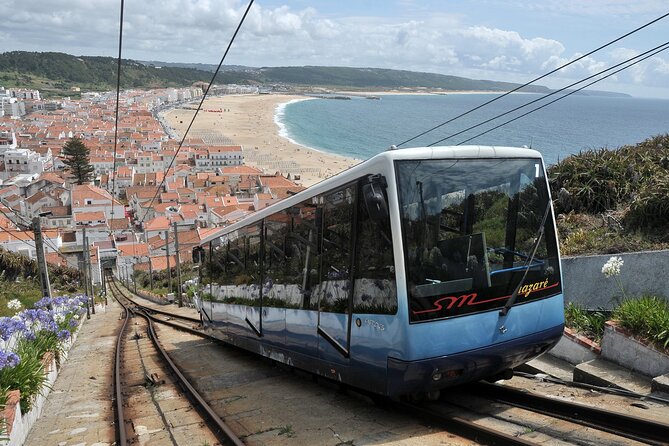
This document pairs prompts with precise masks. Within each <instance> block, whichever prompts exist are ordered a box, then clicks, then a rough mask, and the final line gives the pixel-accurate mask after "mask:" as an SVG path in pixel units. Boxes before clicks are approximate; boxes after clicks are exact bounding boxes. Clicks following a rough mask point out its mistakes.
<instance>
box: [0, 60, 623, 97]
mask: <svg viewBox="0 0 669 446" xmlns="http://www.w3.org/2000/svg"><path fill="white" fill-rule="evenodd" d="M215 69H216V66H215V65H207V64H179V63H165V62H158V61H151V62H141V61H134V60H128V59H124V60H123V63H122V73H121V88H161V87H183V86H189V85H192V84H193V83H195V82H209V81H210V80H211V76H212V72H213V71H214V70H215ZM116 72H117V63H116V59H115V58H112V57H97V56H79V57H77V56H72V55H69V54H64V53H53V52H46V53H40V52H26V51H11V52H6V53H1V54H0V85H1V86H3V87H24V88H37V89H39V90H41V91H42V92H43V94H44V95H45V96H58V95H72V94H73V92H75V91H107V90H112V89H115V88H116ZM216 83H218V84H242V85H258V86H269V85H277V84H278V85H283V86H287V87H292V88H295V89H299V90H302V91H304V90H305V89H308V88H312V87H321V88H331V89H358V90H373V91H382V90H394V89H408V90H421V89H432V90H441V91H444V92H448V91H463V90H480V91H500V92H503V91H509V90H512V89H514V88H516V87H518V84H513V83H509V82H498V81H490V80H477V79H468V78H464V77H458V76H449V75H444V74H436V73H420V72H413V71H405V70H390V69H382V68H349V67H317V66H304V67H263V68H254V67H245V66H238V65H230V66H224V67H223V69H222V70H221V71H220V72H219V73H218V75H217V77H216ZM521 91H525V92H532V93H548V92H550V91H551V90H550V89H549V88H547V87H543V86H539V85H531V86H527V87H524V88H523V89H522V90H521ZM579 93H586V94H596V95H603V94H607V95H618V96H624V95H619V94H617V93H609V92H598V91H592V90H588V91H587V92H579Z"/></svg>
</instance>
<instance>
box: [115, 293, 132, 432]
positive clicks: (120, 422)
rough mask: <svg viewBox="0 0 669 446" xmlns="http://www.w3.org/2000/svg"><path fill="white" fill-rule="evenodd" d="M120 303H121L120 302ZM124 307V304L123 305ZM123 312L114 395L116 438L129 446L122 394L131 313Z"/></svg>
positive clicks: (126, 310)
mask: <svg viewBox="0 0 669 446" xmlns="http://www.w3.org/2000/svg"><path fill="white" fill-rule="evenodd" d="M119 303H120V302H119ZM121 305H122V304H121ZM123 311H124V312H125V318H124V320H123V326H122V327H121V331H120V332H119V335H118V338H117V339H116V353H115V361H114V393H115V395H116V420H117V422H116V438H117V439H118V442H117V444H119V445H127V444H128V438H127V433H126V430H125V416H124V414H123V393H122V392H121V389H122V384H121V341H122V340H123V334H124V333H125V329H126V326H127V325H128V319H129V316H130V313H129V311H128V309H127V308H126V307H125V306H123Z"/></svg>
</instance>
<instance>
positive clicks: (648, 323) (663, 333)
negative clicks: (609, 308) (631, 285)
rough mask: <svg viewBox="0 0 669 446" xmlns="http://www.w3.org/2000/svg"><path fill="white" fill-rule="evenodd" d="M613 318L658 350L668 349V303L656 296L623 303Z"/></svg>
mask: <svg viewBox="0 0 669 446" xmlns="http://www.w3.org/2000/svg"><path fill="white" fill-rule="evenodd" d="M613 318H614V319H615V320H617V321H618V323H619V324H620V326H621V327H623V328H626V329H628V330H630V331H631V332H632V333H634V334H637V335H639V336H641V337H643V338H645V339H646V340H648V341H650V342H652V343H654V344H655V345H657V346H658V347H660V348H669V303H668V302H667V301H666V300H664V299H662V298H660V297H657V296H650V295H647V296H642V297H640V298H637V299H628V300H625V301H623V302H622V303H621V304H620V306H619V307H618V308H617V309H616V310H615V311H614V313H613Z"/></svg>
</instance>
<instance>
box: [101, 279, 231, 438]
mask: <svg viewBox="0 0 669 446" xmlns="http://www.w3.org/2000/svg"><path fill="white" fill-rule="evenodd" d="M112 282H113V281H112ZM114 288H115V290H116V293H118V294H120V295H121V296H122V297H123V298H124V299H126V300H128V301H131V300H130V299H128V298H127V297H126V296H124V295H123V293H121V292H120V289H119V288H118V285H117V284H116V283H114ZM117 300H118V299H117ZM119 303H120V304H121V305H122V306H123V307H124V308H126V307H125V305H124V304H123V303H122V302H120V301H119ZM126 311H130V310H129V309H128V308H126ZM136 314H138V315H140V316H142V317H144V318H145V319H146V320H147V322H148V324H149V329H148V332H149V336H150V337H151V341H152V342H153V345H154V346H155V347H156V349H157V350H158V351H159V352H160V354H161V356H162V358H163V359H164V360H165V362H166V363H167V364H168V365H169V367H170V369H171V370H172V372H173V374H174V375H175V376H176V377H177V379H178V381H179V383H180V385H181V386H182V387H183V389H184V390H185V391H186V392H187V394H188V395H189V397H190V399H191V402H194V403H196V404H197V405H198V408H199V409H200V410H201V411H202V412H204V414H205V415H206V417H207V418H208V420H209V422H210V423H211V424H212V425H213V426H214V427H215V429H212V432H214V434H215V435H216V436H217V437H218V438H219V440H220V441H221V442H222V443H223V444H229V445H235V446H244V443H243V442H242V441H241V440H240V439H239V437H237V435H236V434H235V433H234V432H233V431H232V429H230V427H229V426H228V425H227V424H226V423H225V421H223V419H222V418H221V417H219V416H218V414H217V413H216V412H215V411H214V410H213V409H212V408H211V406H210V405H209V404H208V403H207V402H206V401H205V400H204V398H202V396H201V395H200V394H199V393H198V391H197V390H196V389H195V387H193V385H192V384H191V383H190V381H189V380H188V378H186V376H185V375H184V374H183V373H182V372H181V370H180V369H179V367H178V366H177V365H176V364H175V363H174V361H172V358H170V356H169V354H168V353H167V351H166V350H165V349H164V348H163V346H162V345H161V344H160V342H159V340H158V335H157V334H156V332H155V329H154V327H153V318H152V317H151V315H149V314H147V313H146V312H145V311H143V310H139V311H136ZM179 328H181V327H179ZM121 444H127V443H121Z"/></svg>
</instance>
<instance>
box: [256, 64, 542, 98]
mask: <svg viewBox="0 0 669 446" xmlns="http://www.w3.org/2000/svg"><path fill="white" fill-rule="evenodd" d="M257 76H258V79H259V80H261V81H264V82H266V83H272V82H281V83H288V84H299V85H324V86H334V87H340V88H341V87H355V88H368V89H369V88H372V89H373V88H378V89H394V88H402V87H404V88H439V89H443V90H488V91H508V90H511V89H514V88H516V87H517V86H518V84H511V83H508V82H495V81H486V80H476V79H467V78H464V77H457V76H448V75H444V74H435V73H419V72H414V71H404V70H389V69H383V68H347V67H314V66H306V67H273V68H260V69H259V70H258V75H257ZM523 91H532V92H538V93H547V92H549V91H550V90H549V89H548V88H546V87H541V86H529V87H526V88H524V89H523Z"/></svg>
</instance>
